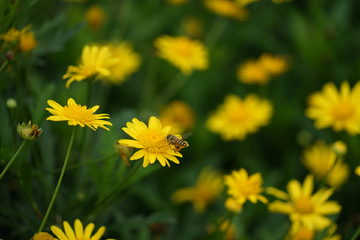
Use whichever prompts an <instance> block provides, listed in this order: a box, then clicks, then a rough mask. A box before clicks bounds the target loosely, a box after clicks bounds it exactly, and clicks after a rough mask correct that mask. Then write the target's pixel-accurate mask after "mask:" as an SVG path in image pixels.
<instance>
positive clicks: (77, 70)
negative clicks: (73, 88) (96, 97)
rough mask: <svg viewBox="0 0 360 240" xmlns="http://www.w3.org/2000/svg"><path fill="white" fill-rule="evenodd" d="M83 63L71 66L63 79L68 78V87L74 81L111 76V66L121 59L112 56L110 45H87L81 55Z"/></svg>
mask: <svg viewBox="0 0 360 240" xmlns="http://www.w3.org/2000/svg"><path fill="white" fill-rule="evenodd" d="M81 60H82V63H81V64H80V65H79V66H69V67H68V69H67V72H66V74H64V76H63V79H67V78H69V79H68V80H67V82H66V87H67V88H69V86H70V84H71V83H72V82H73V81H78V82H80V81H82V80H85V79H87V78H89V77H92V76H94V77H96V78H101V77H109V76H110V74H111V72H110V70H109V67H111V66H113V65H114V64H116V63H117V62H118V61H119V59H117V58H112V57H111V53H110V51H109V48H108V47H98V46H89V45H86V46H85V47H84V49H83V51H82V55H81Z"/></svg>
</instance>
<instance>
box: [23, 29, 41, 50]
mask: <svg viewBox="0 0 360 240" xmlns="http://www.w3.org/2000/svg"><path fill="white" fill-rule="evenodd" d="M36 45H37V41H36V39H35V36H34V32H33V31H29V32H27V33H24V34H22V35H21V36H20V43H19V46H20V49H21V51H22V52H24V53H27V52H29V51H31V50H33V49H34V48H36Z"/></svg>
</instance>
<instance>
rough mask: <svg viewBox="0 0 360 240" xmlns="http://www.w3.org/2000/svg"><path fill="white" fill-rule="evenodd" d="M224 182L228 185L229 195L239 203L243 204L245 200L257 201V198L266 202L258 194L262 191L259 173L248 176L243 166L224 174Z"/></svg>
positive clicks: (265, 201)
mask: <svg viewBox="0 0 360 240" xmlns="http://www.w3.org/2000/svg"><path fill="white" fill-rule="evenodd" d="M224 183H225V185H227V186H228V190H227V193H228V194H229V196H230V197H231V198H233V200H235V201H236V202H237V204H239V205H243V204H244V203H245V202H246V201H247V200H249V201H250V202H252V203H257V201H258V200H259V201H260V202H262V203H265V204H267V202H268V200H267V199H266V198H265V197H264V196H262V195H260V193H262V192H263V191H264V189H263V188H262V187H261V185H262V184H263V180H262V177H261V173H255V174H253V175H250V176H249V175H248V173H247V172H246V170H245V169H244V168H241V169H240V170H239V171H235V170H233V171H232V172H231V174H229V175H225V176H224ZM231 201H232V200H231Z"/></svg>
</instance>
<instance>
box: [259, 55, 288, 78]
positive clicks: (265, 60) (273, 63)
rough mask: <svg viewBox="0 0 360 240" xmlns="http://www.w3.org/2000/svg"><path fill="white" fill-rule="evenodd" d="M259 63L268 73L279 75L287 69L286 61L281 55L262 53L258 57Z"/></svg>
mask: <svg viewBox="0 0 360 240" xmlns="http://www.w3.org/2000/svg"><path fill="white" fill-rule="evenodd" d="M258 61H259V63H260V64H261V65H262V67H263V68H264V69H265V70H266V71H267V72H268V73H269V74H270V75H274V76H277V75H281V74H283V73H284V72H285V71H286V70H287V69H288V67H289V66H288V63H287V61H286V59H285V58H284V57H283V56H274V55H271V54H269V53H263V54H262V55H261V56H260V57H259V60H258Z"/></svg>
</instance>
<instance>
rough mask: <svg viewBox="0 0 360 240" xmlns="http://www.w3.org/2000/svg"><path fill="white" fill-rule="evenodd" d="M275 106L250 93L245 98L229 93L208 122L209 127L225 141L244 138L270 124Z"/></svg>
mask: <svg viewBox="0 0 360 240" xmlns="http://www.w3.org/2000/svg"><path fill="white" fill-rule="evenodd" d="M272 114H273V106H272V104H271V102H270V101H268V100H261V99H260V98H258V97H257V96H256V95H255V94H249V95H247V96H246V97H245V99H244V100H242V99H241V98H239V97H238V96H236V95H232V94H230V95H227V96H226V97H225V100H224V104H222V105H220V106H219V107H218V109H217V111H216V112H214V113H212V114H211V115H210V117H209V118H208V120H207V122H206V126H207V128H208V129H209V130H210V131H212V132H215V133H219V134H220V135H221V137H222V138H223V139H224V140H225V141H230V140H243V139H245V137H246V136H247V134H250V133H255V132H257V131H258V130H259V128H260V127H262V126H265V125H268V124H269V121H270V117H271V116H272Z"/></svg>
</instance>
